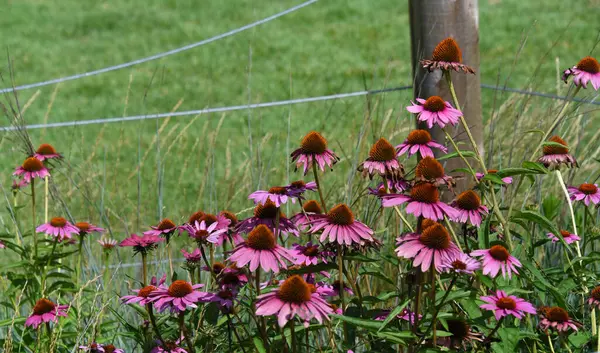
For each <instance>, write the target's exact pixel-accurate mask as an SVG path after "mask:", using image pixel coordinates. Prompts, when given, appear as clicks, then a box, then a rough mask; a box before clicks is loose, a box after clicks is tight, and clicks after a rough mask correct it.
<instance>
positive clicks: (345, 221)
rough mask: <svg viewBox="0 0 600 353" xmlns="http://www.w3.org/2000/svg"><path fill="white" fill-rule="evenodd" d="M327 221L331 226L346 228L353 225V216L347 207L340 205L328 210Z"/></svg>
mask: <svg viewBox="0 0 600 353" xmlns="http://www.w3.org/2000/svg"><path fill="white" fill-rule="evenodd" d="M327 220H328V221H329V222H330V223H333V224H337V225H340V226H348V225H351V224H352V223H354V215H353V214H352V211H351V210H350V208H349V207H348V206H346V205H345V204H343V203H341V204H339V205H336V206H335V207H334V208H332V209H331V210H329V213H327Z"/></svg>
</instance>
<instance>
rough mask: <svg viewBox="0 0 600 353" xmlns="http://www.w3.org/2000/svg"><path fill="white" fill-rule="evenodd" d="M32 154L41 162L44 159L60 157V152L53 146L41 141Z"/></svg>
mask: <svg viewBox="0 0 600 353" xmlns="http://www.w3.org/2000/svg"><path fill="white" fill-rule="evenodd" d="M33 156H34V157H35V158H37V159H39V160H40V161H42V162H43V161H45V160H46V159H58V158H62V156H61V155H60V153H58V152H56V149H55V148H54V146H52V145H50V144H48V143H42V144H41V145H40V147H38V149H37V150H36V151H35V154H34V155H33Z"/></svg>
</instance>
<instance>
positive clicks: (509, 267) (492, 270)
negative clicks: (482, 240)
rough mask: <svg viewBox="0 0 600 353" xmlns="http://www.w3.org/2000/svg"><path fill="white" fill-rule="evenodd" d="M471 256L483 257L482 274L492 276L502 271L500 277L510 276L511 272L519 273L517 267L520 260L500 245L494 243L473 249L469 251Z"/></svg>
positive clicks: (519, 265) (519, 264)
mask: <svg viewBox="0 0 600 353" xmlns="http://www.w3.org/2000/svg"><path fill="white" fill-rule="evenodd" d="M471 255H472V256H481V257H482V258H483V274H484V275H489V276H490V277H491V278H494V277H496V276H497V275H498V273H499V272H500V271H502V277H503V278H506V275H508V278H512V273H513V272H514V273H516V274H519V271H517V267H521V262H520V261H519V260H517V258H516V257H514V256H512V255H511V254H510V253H509V252H508V250H506V248H505V247H504V246H502V245H494V246H492V247H491V248H489V249H485V250H475V251H472V252H471Z"/></svg>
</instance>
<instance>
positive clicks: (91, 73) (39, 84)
mask: <svg viewBox="0 0 600 353" xmlns="http://www.w3.org/2000/svg"><path fill="white" fill-rule="evenodd" d="M317 1H319V0H309V1H306V2H303V3H302V4H300V5H296V6H294V7H290V8H289V9H287V10H284V11H282V12H279V13H276V14H275V15H271V16H269V17H266V18H263V19H262V20H259V21H256V22H252V23H250V24H247V25H245V26H242V27H239V28H236V29H234V30H231V31H229V32H225V33H222V34H219V35H217V36H214V37H211V38H208V39H204V40H201V41H199V42H196V43H192V44H188V45H186V46H183V47H180V48H176V49H172V50H169V51H166V52H162V53H159V54H155V55H151V56H148V57H145V58H141V59H137V60H133V61H129V62H126V63H123V64H119V65H114V66H109V67H105V68H103V69H98V70H94V71H89V72H84V73H81V74H77V75H72V76H65V77H61V78H56V79H52V80H48V81H42V82H36V83H30V84H26V85H20V86H16V87H7V88H3V89H1V90H0V93H8V92H14V91H22V90H26V89H31V88H36V87H43V86H48V85H53V84H56V83H61V82H65V81H72V80H77V79H80V78H83V77H90V76H95V75H99V74H103V73H106V72H110V71H116V70H120V69H124V68H126V67H131V66H134V65H139V64H143V63H145V62H148V61H153V60H157V59H160V58H164V57H166V56H169V55H174V54H178V53H181V52H183V51H186V50H190V49H193V48H196V47H200V46H203V45H205V44H208V43H212V42H215V41H217V40H220V39H223V38H227V37H230V36H233V35H235V34H238V33H240V32H243V31H246V30H248V29H250V28H254V27H257V26H260V25H262V24H264V23H267V22H270V21H273V20H275V19H277V18H279V17H282V16H285V15H287V14H290V13H292V12H294V11H297V10H300V9H302V8H304V7H306V6H308V5H312V4H314V3H315V2H317Z"/></svg>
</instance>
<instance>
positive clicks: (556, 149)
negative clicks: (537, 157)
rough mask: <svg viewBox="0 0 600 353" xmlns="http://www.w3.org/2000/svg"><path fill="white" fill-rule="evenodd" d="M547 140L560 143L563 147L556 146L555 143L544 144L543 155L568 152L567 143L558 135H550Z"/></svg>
mask: <svg viewBox="0 0 600 353" xmlns="http://www.w3.org/2000/svg"><path fill="white" fill-rule="evenodd" d="M548 141H550V142H555V143H558V144H561V145H563V146H565V147H560V146H556V145H554V146H544V149H543V151H544V155H545V156H547V155H552V154H567V153H569V148H568V146H567V143H566V142H565V141H564V140H563V139H561V138H560V137H558V136H552V137H551V138H550V140H548Z"/></svg>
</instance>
